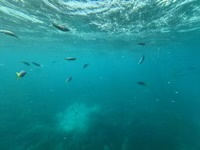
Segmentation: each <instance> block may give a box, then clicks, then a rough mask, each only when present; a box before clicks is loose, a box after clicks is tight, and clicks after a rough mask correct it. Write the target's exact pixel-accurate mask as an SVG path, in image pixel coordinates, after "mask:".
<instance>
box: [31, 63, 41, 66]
mask: <svg viewBox="0 0 200 150" xmlns="http://www.w3.org/2000/svg"><path fill="white" fill-rule="evenodd" d="M32 64H34V65H35V66H37V67H41V65H40V64H38V63H36V62H32Z"/></svg>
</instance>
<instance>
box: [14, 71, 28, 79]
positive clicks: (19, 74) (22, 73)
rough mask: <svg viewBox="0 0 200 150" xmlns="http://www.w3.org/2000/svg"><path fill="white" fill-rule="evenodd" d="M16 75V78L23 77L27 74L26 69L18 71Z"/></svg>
mask: <svg viewBox="0 0 200 150" xmlns="http://www.w3.org/2000/svg"><path fill="white" fill-rule="evenodd" d="M16 75H17V77H16V79H19V78H22V77H24V76H25V75H26V71H24V70H22V71H20V72H16Z"/></svg>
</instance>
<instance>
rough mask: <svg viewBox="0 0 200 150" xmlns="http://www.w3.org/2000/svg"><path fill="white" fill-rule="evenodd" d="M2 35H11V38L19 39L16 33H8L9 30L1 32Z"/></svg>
mask: <svg viewBox="0 0 200 150" xmlns="http://www.w3.org/2000/svg"><path fill="white" fill-rule="evenodd" d="M0 33H4V34H7V35H10V36H13V37H16V38H18V39H19V37H18V36H17V35H16V34H15V33H13V32H11V31H8V30H0Z"/></svg>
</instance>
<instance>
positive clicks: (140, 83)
mask: <svg viewBox="0 0 200 150" xmlns="http://www.w3.org/2000/svg"><path fill="white" fill-rule="evenodd" d="M137 84H139V85H142V86H148V84H146V83H144V82H142V81H138V82H137Z"/></svg>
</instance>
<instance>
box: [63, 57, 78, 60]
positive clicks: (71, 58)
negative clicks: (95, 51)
mask: <svg viewBox="0 0 200 150" xmlns="http://www.w3.org/2000/svg"><path fill="white" fill-rule="evenodd" d="M65 60H76V58H75V57H67V58H65Z"/></svg>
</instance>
